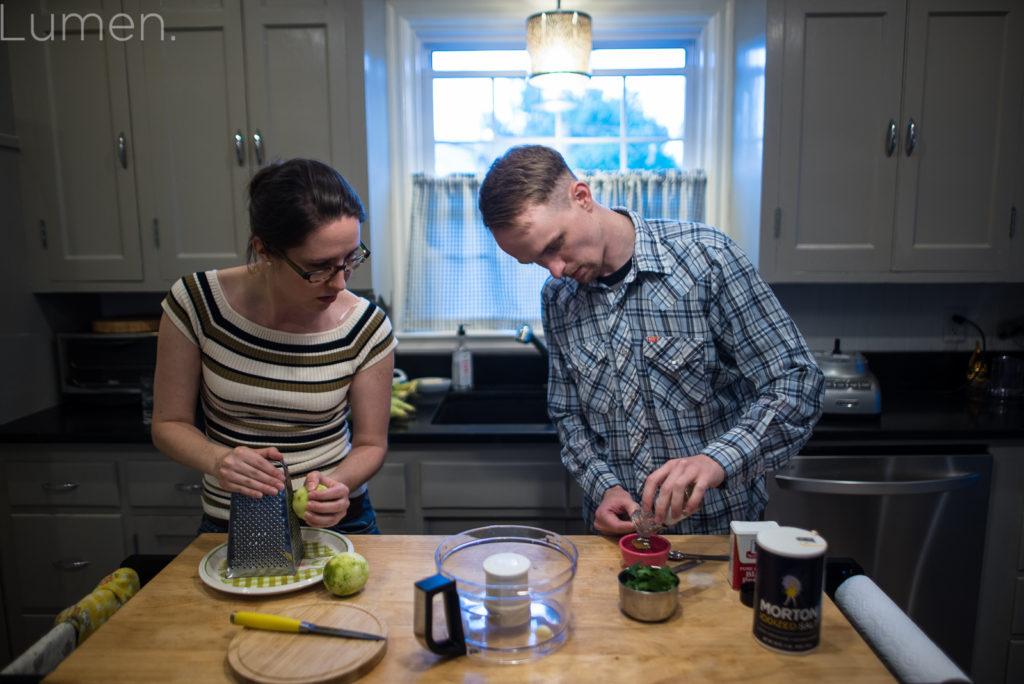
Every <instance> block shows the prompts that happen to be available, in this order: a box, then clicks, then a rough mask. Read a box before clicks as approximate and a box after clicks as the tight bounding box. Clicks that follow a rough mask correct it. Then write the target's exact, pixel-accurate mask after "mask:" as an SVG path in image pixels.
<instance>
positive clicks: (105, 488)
mask: <svg viewBox="0 0 1024 684" xmlns="http://www.w3.org/2000/svg"><path fill="white" fill-rule="evenodd" d="M4 479H5V480H6V481H7V497H8V501H9V502H10V504H11V506H47V507H49V506H118V505H119V504H120V498H119V493H118V486H117V465H116V464H115V463H113V462H102V461H101V462H96V461H94V462H90V463H85V462H70V461H65V462H25V461H20V462H19V461H14V462H11V461H8V462H6V463H4Z"/></svg>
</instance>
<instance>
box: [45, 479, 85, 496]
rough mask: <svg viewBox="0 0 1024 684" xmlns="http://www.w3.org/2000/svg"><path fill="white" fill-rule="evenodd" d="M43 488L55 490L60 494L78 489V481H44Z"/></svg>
mask: <svg viewBox="0 0 1024 684" xmlns="http://www.w3.org/2000/svg"><path fill="white" fill-rule="evenodd" d="M43 489H45V490H46V491H48V492H55V493H57V494H60V493H62V492H70V491H72V490H75V489H78V483H77V482H61V483H60V484H54V483H52V482H44V483H43Z"/></svg>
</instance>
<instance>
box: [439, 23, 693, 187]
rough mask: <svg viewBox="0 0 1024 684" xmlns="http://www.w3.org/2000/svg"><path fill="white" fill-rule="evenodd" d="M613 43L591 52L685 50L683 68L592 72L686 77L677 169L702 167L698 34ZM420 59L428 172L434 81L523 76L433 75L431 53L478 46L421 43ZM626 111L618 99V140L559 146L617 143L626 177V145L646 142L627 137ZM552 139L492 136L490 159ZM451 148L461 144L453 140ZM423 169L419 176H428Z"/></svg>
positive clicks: (575, 140) (576, 139)
mask: <svg viewBox="0 0 1024 684" xmlns="http://www.w3.org/2000/svg"><path fill="white" fill-rule="evenodd" d="M610 42H611V43H614V44H602V43H598V42H597V41H595V44H594V46H593V49H610V50H614V49H625V48H634V47H643V48H681V49H684V50H686V64H685V66H683V67H681V68H637V69H596V68H594V69H591V77H592V78H600V77H618V78H630V77H633V76H682V77H684V78H685V83H686V93H685V98H684V102H685V105H684V107H685V112H684V114H683V131H682V136H681V138H680V139H681V140H682V142H683V159H682V165H681V167H680V170H692V169H697V168H704V167H703V164H702V162H703V158H704V155H703V141H702V140H701V138H700V136H699V135H698V132H699V131H700V130H702V129H703V128H704V127H703V126H702V122H701V121H700V114H701V106H700V103H701V98H702V96H703V92H702V91H703V84H704V78H703V69H702V66H701V62H703V59H701V58H702V55H701V53H700V32H699V31H691V32H689V33H688V34H685V35H679V36H676V37H674V38H672V39H664V38H659V39H656V40H648V41H644V42H643V43H642V44H637V43H635V42H629V43H625V42H623V41H610ZM421 49H422V50H423V54H422V60H423V63H424V64H425V65H426V66H425V68H424V75H423V77H424V81H425V83H424V88H423V105H424V113H423V115H424V125H423V126H422V127H421V129H420V131H419V132H420V134H421V136H422V138H423V139H422V141H421V143H420V144H421V145H422V146H423V157H422V159H423V163H424V164H425V166H426V169H430V170H431V171H432V170H433V169H434V167H435V161H436V160H435V157H434V152H435V149H436V143H437V139H436V138H435V137H434V133H433V130H434V120H433V114H434V107H433V92H434V89H433V84H434V81H435V80H437V79H457V78H488V79H495V78H513V79H518V78H524V73H523V72H522V71H516V70H501V71H485V70H481V71H454V70H453V71H435V70H434V69H433V67H432V66H431V64H432V62H433V59H432V55H433V53H434V52H435V51H453V52H454V51H458V52H461V51H472V50H477V49H481V46H479V45H476V44H473V45H466V44H465V43H451V42H442V43H424V44H423V45H422V48H421ZM486 49H490V50H494V49H507V50H516V49H518V50H523V49H524V48H523V47H515V46H512V47H497V46H494V45H488V46H486ZM625 107H626V102H625V99H621V100H620V108H621V110H622V111H620V121H619V128H620V130H619V133H618V135H617V136H607V137H585V136H565V137H563V138H560V139H559V141H560V142H569V143H571V144H586V143H605V142H611V141H613V140H614V141H616V142H617V143H618V147H619V153H620V164H619V169H618V170H619V171H620V172H625V171H628V170H630V169H628V168H626V161H627V159H628V153H627V146H628V145H629V144H630V143H635V142H645V140H644V138H643V137H642V136H630V135H629V133H628V132H627V131H626V125H627V123H626V117H625V116H624V115H623V114H624V110H625ZM550 138H551V136H532V137H531V136H517V137H515V138H506V137H496V138H494V139H493V140H492V141H491V143H492V148H493V149H492V158H497V157H498V156H499V155H500V154H501V153H503V152H504V151H505V150H506V149H507V148H508V147H510V146H511V145H513V144H517V143H539V144H549V142H550ZM675 139H676V138H665V139H664V140H666V141H668V140H675ZM454 142H455V143H457V142H459V141H454ZM426 169H421V171H424V172H427V171H426Z"/></svg>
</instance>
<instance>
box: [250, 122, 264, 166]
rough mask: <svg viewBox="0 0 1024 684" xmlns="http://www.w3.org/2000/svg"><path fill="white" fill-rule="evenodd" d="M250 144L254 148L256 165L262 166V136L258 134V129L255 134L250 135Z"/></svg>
mask: <svg viewBox="0 0 1024 684" xmlns="http://www.w3.org/2000/svg"><path fill="white" fill-rule="evenodd" d="M252 144H253V147H255V148H256V164H257V165H258V166H263V134H262V133H260V129H258V128H257V129H256V132H255V133H253V134H252Z"/></svg>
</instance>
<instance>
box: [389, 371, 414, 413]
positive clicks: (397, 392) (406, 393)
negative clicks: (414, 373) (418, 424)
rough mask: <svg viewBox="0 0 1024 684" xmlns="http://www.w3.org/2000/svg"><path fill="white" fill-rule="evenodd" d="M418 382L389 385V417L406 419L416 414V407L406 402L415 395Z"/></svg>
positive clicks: (411, 381)
mask: <svg viewBox="0 0 1024 684" xmlns="http://www.w3.org/2000/svg"><path fill="white" fill-rule="evenodd" d="M419 384H420V381H419V380H418V379H417V380H409V381H408V382H396V383H394V384H393V385H391V417H392V418H408V417H409V416H411V415H412V414H413V413H415V412H416V407H415V406H413V405H412V404H410V403H409V402H407V401H406V399H408V398H409V397H410V396H412V395H413V394H415V393H416V386H417V385H419Z"/></svg>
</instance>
